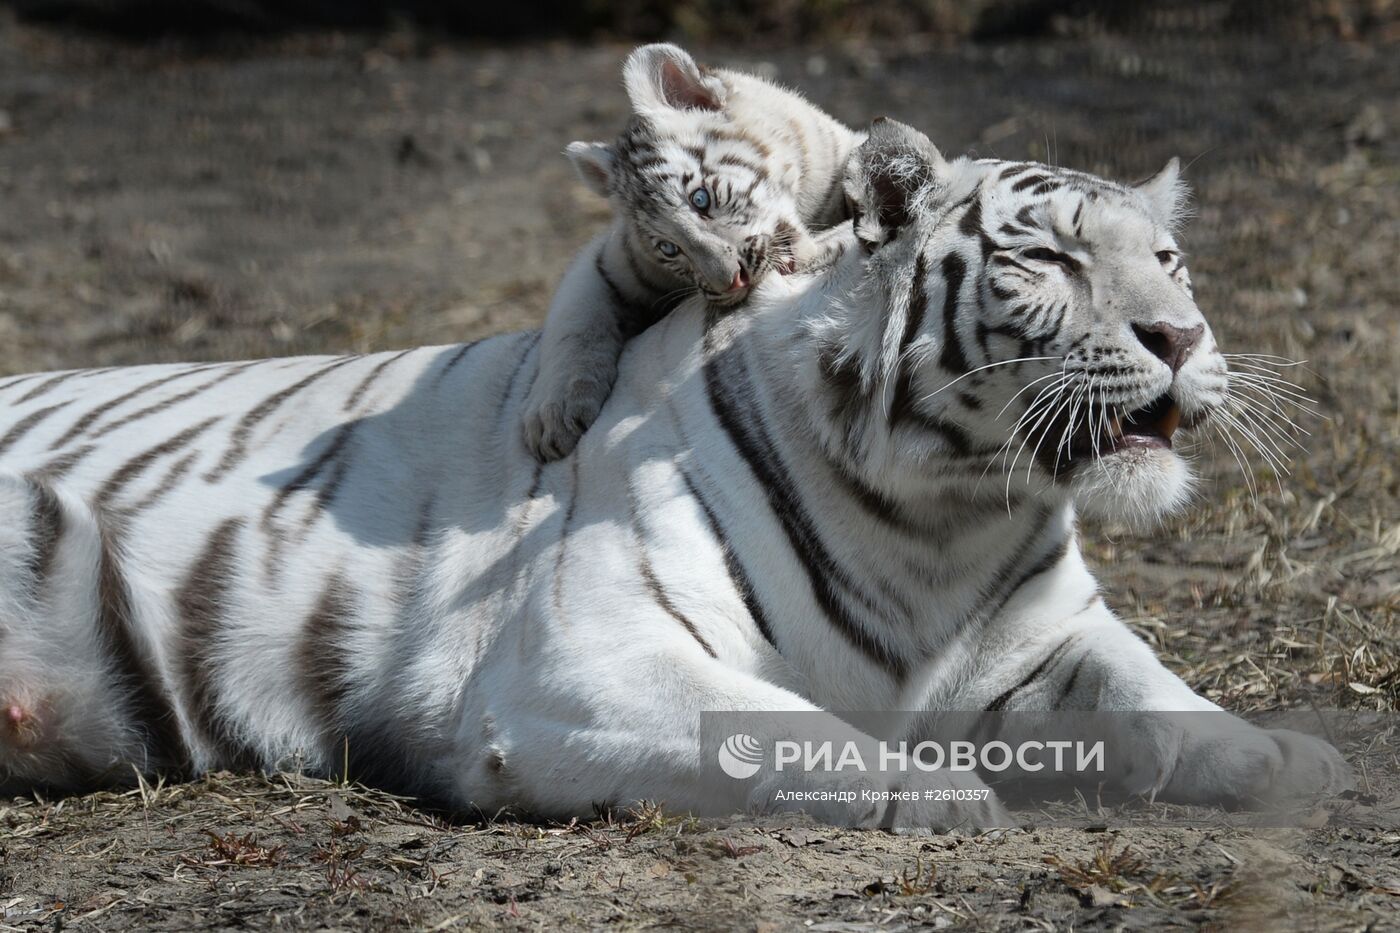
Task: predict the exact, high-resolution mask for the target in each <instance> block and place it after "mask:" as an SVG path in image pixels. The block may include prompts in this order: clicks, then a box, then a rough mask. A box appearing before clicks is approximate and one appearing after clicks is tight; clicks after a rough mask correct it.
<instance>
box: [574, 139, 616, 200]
mask: <svg viewBox="0 0 1400 933" xmlns="http://www.w3.org/2000/svg"><path fill="white" fill-rule="evenodd" d="M564 155H566V156H568V157H569V161H570V162H572V163H574V171H576V172H578V177H579V178H580V179H582V180H583V183H584V184H585V185H587V186H588V190H589V191H592V192H593V193H594V194H600V195H602V196H603V197H605V198H606V197H607V196H608V181H609V179H611V178H612V170H613V161H614V159H615V158H616V156H615V155H614V154H613V150H612V146H609V145H608V144H607V143H586V142H582V141H579V142H572V143H569V145H567V146H565V147H564Z"/></svg>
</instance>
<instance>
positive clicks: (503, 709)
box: [0, 122, 1346, 826]
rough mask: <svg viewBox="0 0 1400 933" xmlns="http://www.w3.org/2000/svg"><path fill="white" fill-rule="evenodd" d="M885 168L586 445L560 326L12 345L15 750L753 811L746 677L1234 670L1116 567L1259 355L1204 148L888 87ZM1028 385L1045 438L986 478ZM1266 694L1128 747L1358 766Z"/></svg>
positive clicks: (1227, 774)
mask: <svg viewBox="0 0 1400 933" xmlns="http://www.w3.org/2000/svg"><path fill="white" fill-rule="evenodd" d="M849 172H850V177H849V179H848V190H849V193H850V194H851V196H852V198H853V202H854V203H855V205H856V209H857V211H858V218H857V220H856V222H855V225H854V232H853V233H852V232H851V228H850V227H847V228H846V231H847V232H846V234H845V242H846V244H847V248H846V250H845V251H844V253H843V255H842V256H841V257H839V258H838V259H837V260H836V262H835V263H834V264H833V265H832V266H831V267H830V268H829V269H827V270H825V271H823V272H821V273H820V274H814V275H798V276H788V277H773V278H771V279H769V280H768V281H766V282H765V283H764V284H763V285H762V286H761V287H760V288H759V289H758V291H757V293H756V294H755V296H754V297H753V299H752V300H751V302H750V308H749V310H748V312H746V313H745V314H742V315H721V314H718V313H716V312H713V311H711V310H709V309H707V308H706V306H705V305H704V303H703V301H701V300H700V299H693V300H691V301H688V302H686V303H685V304H683V305H682V306H681V307H679V308H677V309H676V310H675V311H673V312H672V313H671V314H670V315H669V316H668V317H667V318H665V319H664V320H663V321H662V322H660V323H659V324H658V325H656V326H655V327H653V328H651V329H650V330H649V331H648V332H647V333H646V334H643V335H642V336H640V337H639V338H638V339H637V340H635V341H634V342H633V343H632V345H631V346H630V347H628V349H627V350H626V352H625V353H624V354H623V357H622V363H621V373H620V378H619V380H618V383H617V386H616V388H615V389H614V391H613V393H612V396H611V398H610V399H609V402H608V405H607V406H606V408H605V409H604V411H603V414H602V417H601V418H600V420H599V423H598V425H597V429H596V430H594V431H591V432H589V434H588V435H586V436H585V437H584V438H583V440H582V442H581V444H580V445H579V447H578V449H577V450H576V451H575V452H574V454H573V455H572V456H571V457H569V458H567V459H565V460H563V461H560V462H557V463H553V464H549V465H540V464H539V463H537V462H536V461H535V460H534V459H533V458H531V456H530V455H529V453H528V452H527V451H526V450H525V448H524V446H523V444H522V443H521V441H520V436H519V430H518V418H519V416H520V409H521V405H522V402H523V399H524V398H525V395H526V393H527V391H528V389H529V386H530V384H531V382H532V381H533V380H534V379H536V378H537V376H538V373H539V366H540V343H539V335H538V334H536V333H521V334H512V335H507V336H501V337H496V338H492V339H489V340H485V341H482V342H480V343H476V344H468V345H465V346H458V347H446V348H427V349H418V350H407V351H402V352H398V353H380V354H374V355H371V356H342V357H312V358H300V359H285V360H269V361H264V362H258V363H238V364H206V365H198V366H156V367H139V368H134V369H116V370H105V371H103V370H94V371H76V372H65V373H55V374H40V375H33V376H24V377H18V378H13V379H10V380H6V381H4V382H3V383H0V411H3V413H4V416H3V421H0V470H3V471H4V473H3V476H4V479H3V480H0V515H3V516H4V519H3V524H0V535H3V537H0V692H3V703H0V709H3V710H4V711H5V720H4V731H3V735H4V742H3V744H0V755H2V756H3V758H0V761H3V765H4V768H5V773H6V774H7V776H8V777H9V779H10V781H9V783H10V784H11V785H14V784H21V785H23V784H28V783H35V782H42V783H47V784H54V785H61V786H67V787H86V786H91V785H93V784H97V783H102V782H107V781H115V780H120V779H122V778H123V777H129V775H130V770H131V765H132V764H134V765H135V766H136V767H137V768H139V769H142V770H147V771H149V770H153V769H169V770H173V771H179V772H195V771H199V770H201V769H208V768H224V767H249V766H261V767H274V766H276V765H279V764H281V765H286V764H288V763H292V762H299V763H303V764H305V765H307V766H309V767H310V768H313V769H319V770H322V771H336V770H338V769H339V765H340V762H341V761H342V756H343V755H348V761H349V767H350V770H351V772H352V775H353V776H354V777H356V778H360V779H364V780H367V781H373V782H377V783H382V784H384V785H386V786H389V787H392V788H394V789H397V790H401V791H408V792H411V793H417V794H423V795H428V796H430V797H434V798H437V799H439V800H442V801H444V802H446V803H448V804H449V805H453V806H457V807H471V806H475V807H480V808H481V809H482V810H484V811H487V812H492V811H494V810H496V809H497V808H498V807H501V806H503V805H516V806H519V807H522V808H526V809H528V810H532V811H535V812H537V813H541V814H545V815H549V816H555V817H568V816H570V815H576V814H589V813H591V812H592V811H593V806H594V804H595V802H609V803H613V804H618V805H626V804H628V803H630V802H634V801H638V800H642V799H652V800H662V801H666V802H667V803H668V804H669V805H670V806H671V807H674V808H682V809H686V808H689V809H693V810H697V811H711V812H713V811H718V810H724V809H726V808H739V807H742V806H744V805H745V804H746V803H749V802H751V801H765V802H770V803H771V801H772V800H773V795H774V793H773V792H774V787H773V786H772V782H750V784H748V785H746V784H744V783H743V782H739V781H726V782H724V783H719V782H715V781H709V782H706V781H704V780H703V779H702V777H701V776H702V774H703V773H704V771H703V768H702V762H703V761H704V760H712V759H711V756H712V755H713V750H702V749H700V748H699V746H698V730H699V728H700V713H701V711H702V710H706V709H735V710H813V711H817V715H821V713H820V711H821V710H842V709H911V708H921V709H927V710H946V709H994V710H1002V709H1004V710H1046V709H1054V708H1075V709H1103V710H1161V709H1166V710H1210V709H1214V708H1215V707H1214V706H1213V704H1211V703H1210V702H1208V701H1206V700H1205V699H1203V698H1201V697H1198V696H1196V695H1195V694H1193V693H1192V691H1191V690H1190V689H1189V688H1188V687H1187V686H1186V685H1185V684H1184V683H1183V682H1182V681H1181V680H1180V679H1178V678H1177V677H1176V676H1175V675H1173V674H1171V673H1170V672H1168V671H1167V670H1166V669H1165V668H1164V667H1163V666H1162V665H1161V664H1160V663H1159V662H1158V660H1157V659H1156V658H1155V657H1154V656H1153V654H1152V652H1151V650H1150V649H1149V648H1148V647H1147V646H1146V645H1145V644H1144V643H1143V642H1142V641H1140V640H1139V639H1138V638H1136V637H1135V636H1134V635H1132V634H1131V633H1130V631H1129V630H1128V629H1127V628H1126V627H1125V626H1124V625H1123V624H1122V623H1121V622H1119V621H1118V620H1117V619H1116V618H1115V617H1114V615H1113V613H1112V612H1110V610H1109V609H1108V607H1107V606H1106V605H1105V602H1104V600H1103V598H1102V597H1101V596H1100V594H1099V591H1098V587H1097V585H1096V583H1095V581H1094V578H1093V576H1092V574H1091V573H1090V572H1089V570H1088V569H1087V567H1086V565H1085V562H1084V560H1083V558H1082V557H1081V555H1080V551H1079V547H1078V544H1077V541H1076V532H1075V510H1074V505H1073V500H1074V497H1075V496H1076V494H1077V493H1079V492H1082V491H1083V490H1085V489H1088V490H1089V491H1091V492H1092V493H1093V494H1094V495H1095V496H1097V497H1098V498H1099V500H1100V501H1099V503H1098V507H1099V508H1101V509H1104V510H1107V511H1110V512H1128V511H1132V510H1139V509H1141V510H1151V511H1153V512H1160V511H1162V510H1164V509H1165V508H1167V507H1169V506H1170V505H1171V504H1173V503H1175V502H1176V501H1177V500H1178V498H1179V497H1178V495H1177V493H1178V492H1179V489H1180V487H1181V485H1182V483H1183V482H1184V480H1183V478H1182V477H1183V474H1184V471H1185V467H1184V466H1183V465H1182V464H1181V463H1180V462H1179V458H1178V456H1177V455H1176V454H1175V453H1174V452H1173V451H1172V449H1171V448H1170V446H1169V443H1168V441H1169V439H1170V437H1171V435H1172V433H1173V428H1174V427H1175V421H1176V419H1177V415H1176V412H1178V411H1179V412H1180V418H1181V420H1182V422H1183V423H1184V424H1187V425H1191V424H1194V423H1196V422H1198V421H1199V420H1200V419H1202V418H1205V417H1207V416H1208V415H1209V414H1210V413H1211V412H1212V411H1213V410H1215V409H1216V408H1217V406H1219V405H1221V404H1222V401H1223V400H1224V399H1225V398H1227V396H1228V393H1229V392H1230V382H1229V376H1228V374H1227V370H1226V367H1225V365H1224V362H1223V360H1222V357H1221V356H1220V355H1219V354H1218V353H1217V350H1216V347H1215V342H1214V338H1213V336H1212V334H1211V332H1210V329H1209V328H1208V327H1207V325H1206V323H1205V320H1204V318H1203V317H1202V315H1201V313H1200V311H1199V310H1198V309H1197V308H1196V306H1195V304H1194V302H1193V301H1192V299H1191V296H1190V295H1189V293H1188V291H1187V289H1186V288H1185V286H1184V274H1183V273H1182V272H1180V271H1179V268H1180V267H1179V263H1180V258H1179V255H1178V252H1177V247H1176V245H1175V242H1174V240H1173V239H1172V235H1171V233H1170V224H1171V219H1172V211H1173V210H1174V207H1173V204H1174V201H1175V197H1176V191H1177V185H1176V181H1175V170H1174V169H1169V170H1168V171H1167V172H1166V173H1165V174H1164V175H1163V176H1161V177H1159V178H1157V179H1155V180H1154V181H1152V182H1149V183H1147V184H1146V185H1145V186H1144V187H1140V188H1136V189H1132V188H1126V187H1123V186H1119V185H1116V184H1113V183H1111V182H1106V181H1102V180H1100V179H1097V178H1094V177H1091V176H1088V175H1082V174H1079V173H1076V172H1072V171H1068V170H1065V169H1059V168H1050V167H1047V166H1043V165H1035V164H1028V163H1006V162H995V161H981V162H969V161H966V160H958V161H955V162H952V163H948V162H945V161H944V160H943V159H942V158H941V157H940V156H939V155H938V153H937V152H936V150H934V148H933V147H932V145H931V144H930V143H929V142H928V141H927V139H925V138H924V137H922V136H921V135H919V134H918V133H916V132H915V131H913V130H911V129H909V128H907V127H903V126H901V125H899V124H895V123H890V122H884V123H877V124H876V125H875V126H874V127H872V129H871V133H870V136H869V139H868V140H867V141H866V142H865V143H864V144H863V145H862V146H861V147H860V149H859V150H858V152H857V153H856V155H855V156H854V158H853V160H852V165H851V167H850V169H849ZM1046 357H1049V358H1051V359H1050V360H1046V359H1044V358H1046ZM1016 360H1023V361H1022V362H1015V361H1016ZM994 363H1001V364H1002V365H999V366H996V367H995V368H989V367H991V366H992V364H994ZM1057 377H1058V378H1063V379H1065V380H1067V384H1068V385H1070V386H1071V387H1072V388H1070V389H1068V390H1066V391H1059V390H1055V391H1053V392H1051V393H1050V394H1049V395H1043V396H1035V394H1034V393H1033V392H1032V391H1031V390H1032V389H1034V388H1036V387H1037V386H1043V385H1045V384H1046V383H1047V382H1049V381H1051V380H1053V379H1055V378H1057ZM1051 384H1053V382H1052V383H1051ZM1090 391H1092V400H1093V402H1092V403H1093V405H1094V406H1095V407H1094V410H1095V411H1096V412H1097V411H1099V410H1100V409H1102V411H1103V412H1104V413H1105V414H1104V417H1103V419H1102V420H1098V419H1097V416H1096V420H1095V421H1093V422H1091V423H1093V424H1097V425H1099V426H1100V427H1101V428H1102V430H1101V431H1100V432H1098V433H1095V432H1093V431H1089V432H1086V433H1082V434H1081V433H1079V429H1078V428H1077V427H1076V420H1075V419H1076V417H1077V416H1076V415H1074V414H1071V413H1067V412H1078V413H1080V416H1082V414H1083V413H1086V412H1087V411H1088V407H1087V406H1088V404H1089V403H1088V402H1087V400H1086V399H1087V398H1089V396H1088V395H1087V394H1086V393H1089V392H1090ZM1076 392H1078V393H1081V401H1080V403H1079V404H1074V405H1070V406H1069V407H1068V408H1065V407H1064V406H1062V405H1060V404H1059V402H1055V403H1053V405H1050V407H1047V406H1048V405H1049V403H1047V402H1046V401H1045V400H1046V399H1062V400H1064V401H1065V403H1067V404H1068V403H1069V401H1070V400H1071V399H1073V398H1074V397H1075V395H1074V393H1076ZM1037 398H1039V399H1040V400H1039V401H1037V400H1036V399H1037ZM463 404H465V405H466V406H467V411H466V412H465V413H464V412H462V410H461V409H462V406H463ZM1008 406H1009V407H1008ZM1004 407H1006V409H1007V412H1008V414H1007V415H1006V416H1005V417H999V416H998V413H999V412H1001V411H1002V410H1003V408H1004ZM1041 410H1043V411H1044V412H1045V413H1046V415H1047V417H1048V418H1049V419H1050V420H1051V421H1053V422H1054V424H1055V426H1054V427H1052V428H1050V429H1049V430H1044V429H1042V428H1038V427H1034V426H1032V421H1033V419H1034V416H1035V414H1036V413H1037V412H1039V411H1041ZM1026 412H1030V413H1031V415H1032V418H1031V419H1027V418H1025V417H1019V418H1018V417H1016V416H1017V415H1024V414H1025V413H1026ZM1129 413H1132V417H1131V418H1130V417H1128V414H1129ZM1013 421H1014V422H1016V423H1017V424H1018V425H1020V427H1019V428H1018V429H1017V431H1016V433H1015V434H1012V435H1010V438H1009V439H1010V441H1012V442H1014V443H1018V444H1024V445H1027V446H1041V445H1040V441H1042V440H1046V439H1047V438H1048V440H1047V441H1046V445H1044V446H1041V449H1040V451H1039V453H1038V454H1037V455H1036V456H1033V457H1031V458H1030V464H1029V470H1030V473H1029V474H1027V473H1026V470H1025V469H1024V468H1021V467H1018V468H1017V469H1016V471H1015V473H1014V474H1008V475H1004V476H1003V475H998V476H995V477H994V478H993V479H992V481H990V482H979V481H980V478H981V477H982V474H983V471H984V470H985V469H986V467H987V465H988V462H989V460H990V459H991V458H993V457H995V456H996V454H997V452H998V450H999V448H1000V447H1001V446H1002V445H1003V442H1006V441H1007V440H1008V430H1009V425H1010V423H1011V422H1013ZM1061 425H1063V427H1062V426H1061ZM1095 438H1097V443H1098V445H1099V446H1098V448H1097V452H1095V448H1094V446H1093V444H1094V443H1095ZM1008 485H1009V492H1008V491H1007V487H1008ZM1236 722H1238V721H1236ZM1227 731H1229V732H1230V734H1229V735H1228V736H1227V737H1224V738H1222V735H1221V734H1220V733H1218V732H1215V731H1211V732H1206V731H1204V729H1202V730H1199V731H1193V730H1192V729H1191V728H1189V727H1182V728H1181V729H1179V730H1177V731H1161V730H1158V731H1152V730H1145V731H1143V732H1142V733H1141V734H1135V735H1133V736H1132V738H1133V739H1134V740H1135V741H1136V742H1137V743H1139V747H1138V748H1137V749H1136V751H1135V753H1134V756H1133V758H1134V762H1135V764H1136V765H1137V767H1135V768H1134V769H1133V770H1132V772H1131V773H1124V774H1112V775H1109V778H1110V779H1111V780H1118V781H1120V782H1121V783H1122V784H1123V785H1124V788H1123V789H1125V790H1128V791H1132V792H1142V791H1148V790H1153V789H1156V790H1159V791H1160V795H1161V796H1164V797H1170V798H1175V799H1180V800H1212V799H1218V798H1220V797H1222V796H1226V795H1231V796H1233V795H1237V794H1239V795H1244V794H1248V793H1251V792H1259V793H1264V792H1269V791H1270V790H1274V789H1277V788H1274V787H1273V786H1272V784H1271V782H1273V781H1275V780H1280V779H1279V773H1280V772H1278V770H1277V769H1278V767H1279V765H1280V763H1281V762H1282V761H1283V760H1284V759H1285V757H1286V758H1287V760H1288V762H1289V769H1288V778H1289V779H1290V780H1291V781H1292V783H1290V784H1288V787H1290V788H1292V787H1295V786H1303V787H1309V788H1311V789H1316V790H1328V789H1335V788H1336V787H1338V786H1340V785H1342V784H1343V783H1344V782H1345V780H1346V770H1345V766H1344V765H1343V763H1342V762H1341V760H1340V758H1339V757H1338V756H1337V755H1336V753H1335V752H1334V751H1332V749H1331V748H1330V747H1328V746H1326V745H1325V744H1324V743H1321V742H1318V741H1316V740H1313V739H1311V738H1307V737H1304V736H1301V735H1298V734H1294V733H1288V732H1265V731H1261V730H1258V729H1255V728H1254V727H1252V726H1249V725H1247V724H1243V723H1238V729H1235V730H1227ZM916 737H917V736H916ZM774 780H776V781H780V782H788V783H787V784H786V785H785V786H787V787H789V788H790V789H797V790H801V789H804V788H806V789H811V788H812V784H811V783H809V782H815V781H820V780H822V778H821V776H820V775H815V774H804V773H801V772H794V771H793V770H791V769H788V770H787V771H785V772H779V773H778V776H777V777H776V778H775V779H774ZM960 780H965V781H967V782H975V781H976V778H975V777H972V776H968V777H966V778H962V779H960ZM1299 782H1301V784H1299ZM754 784H757V786H753V785H754ZM750 794H752V797H750V796H749V795H750ZM793 806H803V804H793ZM815 809H816V810H817V812H818V813H819V814H820V813H821V812H822V811H821V806H820V805H817V806H816V807H815ZM878 810H879V806H878V805H876V806H875V808H874V809H873V810H872V811H871V813H870V814H869V816H870V819H872V820H874V821H878V820H880V819H881V818H882V817H883V816H884V814H881V813H880V812H878ZM900 818H901V820H903V821H910V820H912V821H914V822H915V823H916V824H917V825H921V826H946V825H950V824H954V823H963V822H965V823H971V824H974V825H988V824H995V823H999V822H1001V821H1002V820H1004V819H1005V816H1004V814H1003V813H1002V812H1001V811H1000V810H999V808H998V805H997V803H996V801H995V798H994V797H992V798H990V799H989V800H987V801H985V802H976V801H951V802H924V803H921V804H919V805H918V809H915V810H912V811H911V810H907V809H903V810H902V811H901V817H900Z"/></svg>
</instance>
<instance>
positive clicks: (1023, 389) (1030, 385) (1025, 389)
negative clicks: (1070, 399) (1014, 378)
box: [997, 371, 1069, 420]
mask: <svg viewBox="0 0 1400 933" xmlns="http://www.w3.org/2000/svg"><path fill="white" fill-rule="evenodd" d="M1056 376H1059V377H1060V379H1061V381H1063V380H1065V379H1068V378H1069V377H1068V376H1067V375H1066V374H1065V373H1064V372H1063V371H1061V372H1057V373H1046V374H1045V375H1044V376H1041V377H1039V378H1037V379H1032V380H1031V381H1030V382H1028V383H1026V384H1025V385H1024V386H1022V387H1021V389H1020V391H1018V392H1017V393H1016V394H1015V395H1013V396H1011V400H1010V401H1008V402H1007V403H1006V404H1005V405H1003V406H1001V411H999V412H997V419H998V420H1000V419H1001V416H1002V415H1004V414H1006V410H1007V409H1008V408H1010V407H1011V406H1012V405H1013V404H1015V402H1016V400H1017V399H1018V398H1020V397H1021V396H1022V395H1024V394H1026V392H1028V391H1029V390H1030V389H1032V388H1033V387H1034V386H1035V384H1036V383H1038V382H1044V381H1045V380H1046V379H1054V378H1055V377H1056ZM1037 397H1038V396H1037Z"/></svg>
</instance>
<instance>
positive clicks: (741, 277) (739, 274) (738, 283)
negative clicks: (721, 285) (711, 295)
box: [729, 266, 749, 292]
mask: <svg viewBox="0 0 1400 933" xmlns="http://www.w3.org/2000/svg"><path fill="white" fill-rule="evenodd" d="M748 287H749V270H747V269H745V268H744V267H743V266H740V267H739V268H738V270H737V271H736V272H735V273H734V278H733V279H731V280H730V282H729V290H730V291H731V292H737V291H739V290H740V289H742V288H748Z"/></svg>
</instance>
